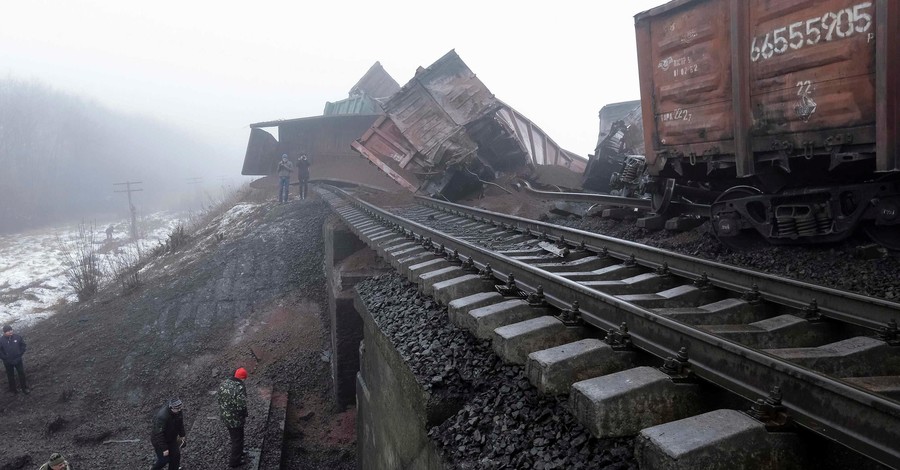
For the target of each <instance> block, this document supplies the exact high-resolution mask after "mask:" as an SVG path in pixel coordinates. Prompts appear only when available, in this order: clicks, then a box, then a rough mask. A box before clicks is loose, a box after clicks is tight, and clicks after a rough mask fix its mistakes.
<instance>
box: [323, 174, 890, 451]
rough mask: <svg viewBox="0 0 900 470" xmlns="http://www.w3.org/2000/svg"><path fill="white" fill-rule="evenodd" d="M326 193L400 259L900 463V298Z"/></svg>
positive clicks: (433, 207) (761, 411)
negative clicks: (520, 301)
mask: <svg viewBox="0 0 900 470" xmlns="http://www.w3.org/2000/svg"><path fill="white" fill-rule="evenodd" d="M322 195H323V197H324V198H325V200H326V201H328V202H329V204H331V206H332V207H333V208H334V210H335V211H336V212H337V213H338V214H339V215H340V217H341V218H342V219H343V220H344V221H345V222H346V223H347V224H348V225H349V226H350V227H351V228H352V230H353V231H354V232H356V233H357V235H359V236H360V238H361V239H363V240H364V241H365V242H366V243H367V244H369V245H370V246H371V247H372V248H373V249H376V251H379V252H382V253H386V252H393V253H395V257H394V260H395V261H394V262H393V263H394V264H395V265H397V264H398V263H403V262H404V261H402V259H403V257H404V256H405V257H406V259H407V260H411V259H418V260H424V259H426V258H425V257H426V256H434V255H437V256H439V257H442V258H444V259H445V260H446V262H447V263H449V264H450V265H454V264H455V265H458V266H459V267H460V268H462V269H463V270H468V271H471V272H478V273H480V275H481V276H482V277H485V278H487V277H492V278H493V279H496V282H497V284H498V285H499V289H498V290H499V291H500V292H501V293H503V294H504V295H505V296H509V297H522V298H527V299H528V301H529V302H532V303H536V304H537V303H540V304H543V305H549V306H552V307H554V308H555V309H554V311H555V312H556V314H555V316H556V320H555V321H556V322H557V323H562V324H563V325H565V326H566V327H567V330H566V331H568V332H570V333H571V332H576V331H577V332H578V335H580V337H592V336H593V337H606V338H607V342H609V343H610V344H611V345H613V346H614V347H618V348H634V349H635V350H638V351H643V352H645V353H649V354H651V355H653V356H656V357H657V358H659V359H660V360H662V361H663V362H662V364H663V367H662V368H661V369H662V370H665V371H666V372H667V373H669V374H670V375H671V376H672V377H673V378H674V379H675V380H683V381H690V380H699V381H705V382H709V383H712V384H715V385H717V386H719V387H721V388H723V389H725V390H728V391H730V392H731V393H734V394H736V395H738V396H740V397H743V398H744V399H746V400H748V407H749V406H750V405H751V404H753V406H752V409H751V414H752V415H753V416H754V417H755V418H757V419H759V420H760V421H762V422H764V423H766V425H767V426H768V427H769V428H770V429H777V428H780V427H785V426H788V425H792V424H793V423H796V424H798V425H800V426H802V427H804V428H806V429H809V430H811V431H813V432H815V433H818V434H820V435H822V436H825V437H827V438H829V439H832V440H834V441H837V442H839V443H841V444H842V445H845V446H847V447H849V448H851V449H853V450H855V451H857V452H859V453H861V454H864V455H866V456H868V457H870V458H872V459H873V460H876V461H878V462H881V463H883V464H886V465H889V466H891V467H900V448H898V446H897V443H898V442H900V403H898V401H896V400H897V397H898V392H900V356H898V354H897V352H898V351H900V349H898V347H900V338H898V333H897V324H896V319H897V318H898V317H900V304H896V303H891V302H887V301H883V300H879V299H873V298H868V297H863V296H860V295H856V294H852V293H848V292H843V291H838V290H834V289H829V288H824V287H821V286H815V285H812V284H807V283H804V282H800V281H795V280H790V279H785V278H780V277H776V276H771V275H767V274H764V273H759V272H755V271H751V270H747V269H742V268H737V267H733V266H727V265H721V264H717V263H714V262H710V261H707V260H702V259H696V258H691V257H688V256H684V255H680V254H675V253H670V252H666V251H664V250H659V249H656V248H652V247H647V246H643V245H639V244H635V243H632V242H628V241H623V240H618V239H613V238H609V237H604V236H601V235H597V234H593V233H589V232H584V231H579V230H575V229H568V228H564V227H558V226H554V225H550V224H545V223H541V222H538V221H533V220H527V219H521V218H518V217H514V216H509V215H503V214H496V213H491V212H487V211H482V210H479V209H475V208H470V207H466V206H460V205H455V204H451V203H445V202H440V201H436V200H433V199H425V198H420V199H418V200H417V202H418V204H417V205H415V206H409V207H404V208H399V209H392V212H393V213H391V212H388V211H386V210H383V209H380V208H377V207H375V206H373V205H371V204H368V203H366V202H363V201H360V200H358V199H355V198H353V197H352V196H351V195H349V194H347V193H345V192H343V191H341V190H339V189H337V188H328V190H327V191H322ZM397 253H401V255H396V254H397ZM457 272H458V271H457ZM451 275H452V274H451ZM544 321H546V320H544ZM495 349H496V347H495Z"/></svg>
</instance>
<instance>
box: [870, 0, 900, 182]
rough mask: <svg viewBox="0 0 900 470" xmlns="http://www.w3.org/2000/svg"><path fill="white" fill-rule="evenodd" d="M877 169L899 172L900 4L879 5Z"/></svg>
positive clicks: (877, 34) (881, 2) (877, 16)
mask: <svg viewBox="0 0 900 470" xmlns="http://www.w3.org/2000/svg"><path fill="white" fill-rule="evenodd" d="M875 18H876V21H877V25H876V28H877V31H876V45H875V56H876V68H877V70H876V73H875V76H876V79H875V80H876V84H875V88H876V91H875V93H876V105H875V106H876V111H875V112H876V113H877V116H878V119H877V123H878V124H877V129H876V136H877V137H876V138H877V141H878V143H877V147H876V153H877V157H876V170H877V171H892V170H893V171H896V170H900V60H898V58H900V3H898V2H896V1H880V2H878V3H877V13H876V17H875Z"/></svg>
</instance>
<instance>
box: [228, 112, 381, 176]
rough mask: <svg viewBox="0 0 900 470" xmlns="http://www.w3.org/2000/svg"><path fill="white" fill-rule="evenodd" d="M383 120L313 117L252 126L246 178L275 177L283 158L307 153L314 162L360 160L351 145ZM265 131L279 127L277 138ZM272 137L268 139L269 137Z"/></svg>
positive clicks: (363, 117) (370, 116)
mask: <svg viewBox="0 0 900 470" xmlns="http://www.w3.org/2000/svg"><path fill="white" fill-rule="evenodd" d="M378 117H379V116H377V115H345V116H313V117H307V118H300V119H290V120H283V121H270V122H261V123H256V124H251V125H250V127H251V131H250V141H249V143H248V145H247V153H246V155H245V157H244V169H243V171H242V174H244V175H268V174H272V173H273V172H274V170H275V166H276V165H277V162H278V159H279V158H280V157H281V155H282V154H284V153H287V154H288V155H289V156H290V157H291V158H297V157H299V155H300V154H301V153H306V154H307V155H309V156H310V158H312V159H317V160H321V159H333V158H348V159H354V160H356V159H359V155H358V154H357V153H356V152H354V151H353V149H352V148H351V146H350V144H351V143H352V142H353V141H354V140H355V139H356V138H357V137H359V136H360V135H361V134H362V133H363V132H365V131H366V130H367V129H368V128H369V127H370V126H371V125H372V123H373V122H375V120H376V119H378ZM262 127H278V137H279V139H280V140H277V141H276V140H275V138H274V137H273V136H272V135H271V134H269V133H268V132H266V131H264V130H262V129H260V128H262ZM266 136H268V137H266Z"/></svg>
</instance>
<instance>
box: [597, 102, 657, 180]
mask: <svg viewBox="0 0 900 470" xmlns="http://www.w3.org/2000/svg"><path fill="white" fill-rule="evenodd" d="M599 117H600V135H599V136H598V137H597V146H596V147H595V148H594V154H593V155H589V156H588V164H587V168H585V170H584V177H583V183H582V187H583V188H584V189H586V190H589V191H596V192H601V193H610V194H615V195H621V196H625V197H635V196H638V195H639V192H640V191H639V187H640V183H641V180H642V178H643V173H644V167H645V165H644V128H643V121H642V119H641V102H640V100H635V101H623V102H621V103H611V104H608V105H605V106H603V107H602V108H600V113H599Z"/></svg>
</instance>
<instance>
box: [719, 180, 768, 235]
mask: <svg viewBox="0 0 900 470" xmlns="http://www.w3.org/2000/svg"><path fill="white" fill-rule="evenodd" d="M762 193H763V192H762V191H760V190H759V189H757V188H754V187H753V186H735V187H733V188H729V189H728V190H727V191H725V192H723V193H722V194H720V195H719V197H718V198H716V200H715V202H713V204H712V205H711V206H710V223H711V224H712V229H713V233H715V235H716V238H718V239H719V241H720V242H722V243H723V244H725V245H728V246H729V247H731V248H734V249H737V250H746V249H750V248H753V247H754V246H756V245H759V244H760V242H761V238H760V236H759V234H758V233H757V232H756V231H755V230H745V225H746V223H745V222H744V220H743V217H742V216H741V213H740V212H739V211H738V210H737V208H736V207H735V205H734V203H733V202H732V201H735V200H737V199H741V198H745V197H750V196H757V195H760V194H762Z"/></svg>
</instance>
